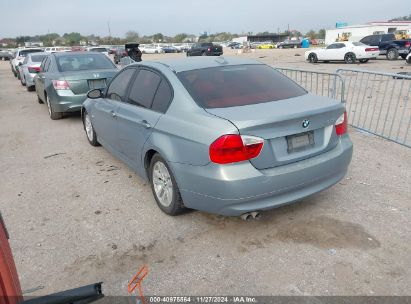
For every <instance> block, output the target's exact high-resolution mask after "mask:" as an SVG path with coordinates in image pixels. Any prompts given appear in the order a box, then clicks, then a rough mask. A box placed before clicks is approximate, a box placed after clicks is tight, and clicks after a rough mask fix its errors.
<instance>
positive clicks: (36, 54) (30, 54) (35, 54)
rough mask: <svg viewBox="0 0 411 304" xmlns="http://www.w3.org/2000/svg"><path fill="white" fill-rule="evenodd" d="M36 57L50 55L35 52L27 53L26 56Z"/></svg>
mask: <svg viewBox="0 0 411 304" xmlns="http://www.w3.org/2000/svg"><path fill="white" fill-rule="evenodd" d="M38 55H50V53H46V52H35V53H29V54H27V56H38Z"/></svg>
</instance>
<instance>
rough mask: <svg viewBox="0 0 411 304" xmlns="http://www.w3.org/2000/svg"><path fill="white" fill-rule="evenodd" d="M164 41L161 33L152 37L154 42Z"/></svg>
mask: <svg viewBox="0 0 411 304" xmlns="http://www.w3.org/2000/svg"><path fill="white" fill-rule="evenodd" d="M163 40H164V36H163V34H161V33H157V34H154V35H153V41H154V42H162V41H163Z"/></svg>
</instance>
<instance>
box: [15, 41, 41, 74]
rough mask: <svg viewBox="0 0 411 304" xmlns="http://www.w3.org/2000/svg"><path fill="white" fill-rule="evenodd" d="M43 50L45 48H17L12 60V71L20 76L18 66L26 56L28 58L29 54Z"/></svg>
mask: <svg viewBox="0 0 411 304" xmlns="http://www.w3.org/2000/svg"><path fill="white" fill-rule="evenodd" d="M39 52H43V49H40V48H27V49H26V48H25V49H17V50H16V52H15V53H14V54H13V59H12V60H11V62H10V64H11V71H12V72H13V75H14V76H15V77H18V75H19V74H18V71H17V67H18V65H19V64H20V63H23V61H24V58H26V56H27V54H30V53H39Z"/></svg>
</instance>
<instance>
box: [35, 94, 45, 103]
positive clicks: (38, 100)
mask: <svg viewBox="0 0 411 304" xmlns="http://www.w3.org/2000/svg"><path fill="white" fill-rule="evenodd" d="M36 94H37V92H36ZM37 102H38V103H40V104H42V103H44V102H43V100H41V99H40V96H39V94H37Z"/></svg>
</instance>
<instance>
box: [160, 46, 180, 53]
mask: <svg viewBox="0 0 411 304" xmlns="http://www.w3.org/2000/svg"><path fill="white" fill-rule="evenodd" d="M162 49H163V51H164V53H178V49H177V48H175V47H174V46H172V45H165V46H163V47H162Z"/></svg>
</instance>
